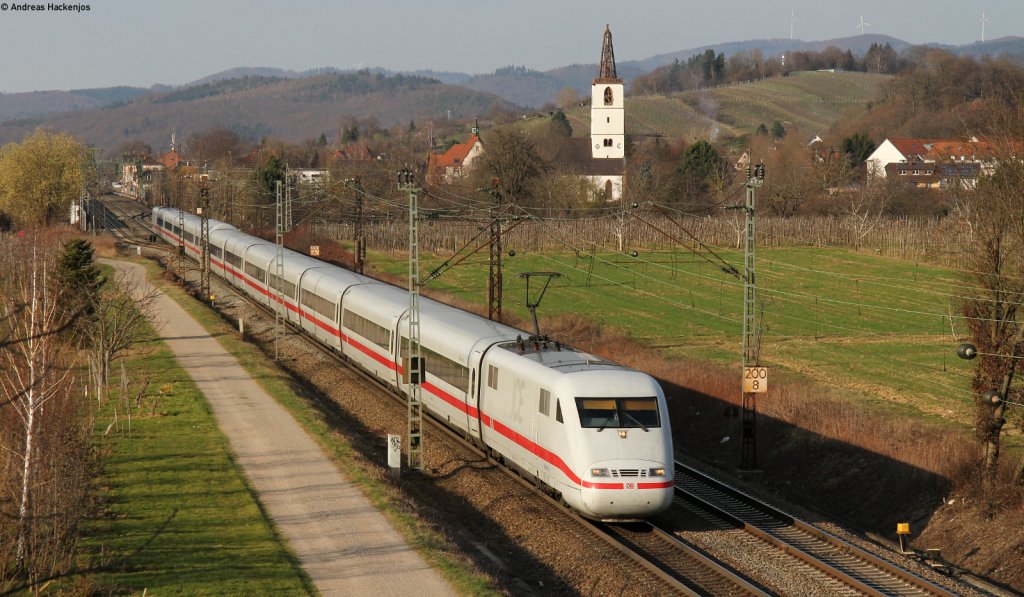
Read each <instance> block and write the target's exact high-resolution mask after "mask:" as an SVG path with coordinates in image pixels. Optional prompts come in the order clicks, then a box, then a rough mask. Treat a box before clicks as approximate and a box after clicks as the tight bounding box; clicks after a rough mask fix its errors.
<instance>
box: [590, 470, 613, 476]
mask: <svg viewBox="0 0 1024 597" xmlns="http://www.w3.org/2000/svg"><path fill="white" fill-rule="evenodd" d="M590 476H591V477H610V476H611V473H610V472H608V469H606V468H592V469H590Z"/></svg>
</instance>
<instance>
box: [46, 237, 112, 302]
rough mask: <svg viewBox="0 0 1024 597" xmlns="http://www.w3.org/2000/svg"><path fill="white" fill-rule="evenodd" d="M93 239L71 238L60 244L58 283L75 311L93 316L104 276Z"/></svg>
mask: <svg viewBox="0 0 1024 597" xmlns="http://www.w3.org/2000/svg"><path fill="white" fill-rule="evenodd" d="M94 255H95V251H94V249H93V246H92V243H90V242H89V241H87V240H83V239H81V238H72V239H70V240H68V241H67V242H65V243H64V245H63V247H62V248H61V253H60V258H59V261H58V263H57V283H58V284H59V285H60V289H61V293H62V296H64V297H65V299H64V300H66V301H68V303H69V305H70V306H71V312H72V313H79V312H81V313H83V314H84V315H86V316H87V317H90V316H91V315H92V312H93V308H94V307H95V305H96V302H97V299H98V297H99V292H100V287H101V286H103V282H104V278H103V275H102V274H101V273H100V270H99V268H98V267H96V262H95V259H94Z"/></svg>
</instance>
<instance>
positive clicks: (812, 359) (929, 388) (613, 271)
mask: <svg viewBox="0 0 1024 597" xmlns="http://www.w3.org/2000/svg"><path fill="white" fill-rule="evenodd" d="M716 255H717V256H718V257H720V258H721V260H717V259H715V258H714V257H711V256H709V255H707V254H705V256H699V255H695V254H693V253H689V252H682V251H659V252H640V253H638V255H637V256H636V257H632V256H630V255H626V254H621V253H614V252H607V251H605V252H602V251H600V250H598V251H595V252H593V253H590V252H588V253H577V252H575V251H568V250H567V251H550V250H549V251H543V252H525V251H521V252H518V253H517V254H516V255H515V256H514V257H508V256H506V257H505V259H504V270H503V275H504V290H503V309H504V312H505V313H506V314H511V315H512V316H513V317H515V318H517V319H518V320H519V321H520V322H522V324H523V325H525V324H526V322H529V321H530V316H529V312H528V310H527V309H526V307H525V303H526V287H525V281H524V280H523V279H522V278H517V277H516V275H517V274H519V273H522V272H541V271H551V272H559V273H560V274H561V277H559V278H555V279H553V280H552V282H551V285H550V287H549V289H548V291H547V294H546V295H545V296H544V298H543V302H542V304H541V306H540V308H539V313H540V315H541V320H542V330H541V331H542V332H543V321H544V319H545V318H548V319H550V318H557V317H560V316H565V315H570V314H577V315H582V316H584V317H585V318H587V319H590V320H592V321H595V322H598V323H600V324H601V325H602V326H604V327H608V328H611V329H614V330H615V331H617V332H620V333H622V334H624V335H626V336H628V337H631V338H633V339H635V340H638V341H639V342H641V343H642V344H644V345H646V346H649V347H653V348H656V349H658V350H659V352H661V353H662V354H664V355H665V356H667V357H669V358H675V357H679V358H683V359H687V360H696V361H706V362H711V363H715V364H719V365H724V366H738V365H739V362H740V355H741V348H742V318H743V283H742V281H741V280H740V279H739V278H738V277H737V276H736V275H732V274H730V273H727V271H726V270H727V269H728V266H730V265H731V266H732V267H734V268H736V269H737V270H739V271H742V257H743V256H742V253H738V252H735V251H724V250H719V251H717V252H716ZM705 257H708V258H707V259H705ZM445 259H446V257H445V256H425V257H424V259H423V265H422V270H423V275H424V276H426V275H427V274H428V273H429V272H430V271H431V270H433V269H434V268H436V267H437V266H438V265H440V264H441V263H443V262H444V260H445ZM370 262H371V263H372V265H373V266H374V267H375V268H377V269H378V270H380V271H383V272H385V273H387V274H390V275H392V276H395V277H396V278H395V279H399V280H400V279H404V275H405V271H406V269H405V268H406V262H405V260H404V256H403V255H397V254H396V255H388V254H380V253H378V254H371V257H370ZM756 267H757V288H758V295H757V298H758V300H757V309H758V313H759V318H760V322H761V329H762V336H761V344H760V346H761V351H760V357H761V359H760V360H761V363H762V364H764V365H766V366H768V367H770V368H772V370H773V378H775V377H776V376H775V373H776V372H778V373H783V374H784V375H785V374H791V375H796V376H799V377H802V378H806V379H810V380H813V381H816V382H819V383H821V384H824V385H826V386H828V387H830V388H832V389H834V390H837V391H839V392H841V393H848V394H850V395H851V396H854V397H856V398H857V399H858V401H866V402H867V403H869V404H871V405H873V406H874V407H876V408H878V409H881V410H884V411H893V412H904V413H908V414H917V415H920V416H924V417H926V418H929V419H935V420H941V419H951V418H952V419H955V420H957V421H959V422H961V423H963V424H964V425H966V424H968V423H969V422H970V421H971V418H972V416H973V415H972V408H973V402H972V397H971V393H970V390H969V383H970V379H969V376H970V363H969V362H966V361H961V360H959V359H957V358H956V356H955V354H954V350H955V347H956V345H957V343H958V341H959V340H958V339H959V338H960V337H961V336H962V335H963V334H965V333H966V327H965V325H964V324H963V322H962V320H961V319H960V317H959V316H958V315H957V300H958V298H959V297H960V296H963V295H964V293H965V282H964V281H963V280H962V274H960V273H959V272H957V271H955V270H952V269H948V268H943V267H933V266H925V265H919V264H915V263H910V262H905V261H898V260H894V259H890V258H885V257H880V256H876V255H873V254H869V253H864V252H857V251H853V250H849V249H839V248H813V247H799V248H778V249H764V250H761V251H759V252H758V259H757V266H756ZM487 271H488V270H487V263H486V256H485V255H484V256H481V257H480V258H476V259H470V260H467V261H466V262H464V263H463V264H462V265H460V266H458V267H455V268H452V269H450V270H447V271H446V272H445V273H444V274H443V275H441V277H439V278H438V279H436V280H434V281H431V282H430V283H429V284H428V285H427V289H429V290H435V291H438V292H442V293H444V294H447V295H451V296H454V297H457V298H458V299H460V300H462V301H465V302H468V303H471V304H476V305H480V306H484V305H486V300H487V287H486V283H487ZM537 288H538V282H537V280H536V279H534V281H533V282H531V290H533V291H534V292H533V293H532V294H533V295H534V296H535V295H536V292H535V291H536V289H537Z"/></svg>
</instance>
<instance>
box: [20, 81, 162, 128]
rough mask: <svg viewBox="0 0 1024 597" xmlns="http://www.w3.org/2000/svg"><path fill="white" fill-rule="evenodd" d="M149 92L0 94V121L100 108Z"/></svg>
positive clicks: (115, 89) (109, 90) (108, 90)
mask: <svg viewBox="0 0 1024 597" xmlns="http://www.w3.org/2000/svg"><path fill="white" fill-rule="evenodd" d="M148 93H152V90H150V89H145V88H142V87H105V88H101V89H72V90H71V91H56V90H54V91H29V92H25V93H0V122H6V121H8V120H17V119H19V118H36V117H39V116H42V115H44V114H51V113H53V112H69V111H72V110H88V109H91V108H99V107H102V106H109V105H111V104H115V103H119V102H126V101H131V100H133V99H135V98H137V97H140V96H143V95H146V94H148Z"/></svg>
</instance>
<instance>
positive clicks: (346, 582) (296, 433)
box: [103, 260, 455, 597]
mask: <svg viewBox="0 0 1024 597" xmlns="http://www.w3.org/2000/svg"><path fill="white" fill-rule="evenodd" d="M103 261H104V263H107V264H109V265H111V266H113V267H115V268H116V269H117V270H118V271H119V272H123V273H124V275H125V279H126V280H128V283H129V284H136V285H138V286H139V287H140V288H141V287H142V286H143V285H146V286H150V284H149V282H148V281H147V280H146V274H145V270H144V269H143V267H142V266H141V265H138V264H133V263H128V262H124V261H107V260H103ZM155 310H156V319H157V325H158V327H159V333H160V337H161V338H162V339H163V340H164V342H166V343H167V345H168V346H169V347H170V348H171V350H172V351H173V352H174V354H175V355H176V357H177V360H178V362H179V363H180V365H181V366H182V368H184V369H185V370H187V371H188V373H189V375H190V376H191V377H192V379H193V380H195V382H196V385H197V386H198V387H199V389H200V391H202V393H203V395H204V396H206V399H207V401H209V403H210V406H211V408H212V410H213V412H214V414H215V415H216V417H217V421H218V423H219V425H220V428H221V430H223V432H224V433H225V434H226V435H227V436H228V438H229V440H230V442H231V447H232V449H233V450H234V452H235V454H236V455H237V458H238V462H239V463H240V464H241V465H242V467H243V468H244V470H245V474H246V475H247V477H248V478H249V481H250V483H251V484H252V486H253V487H254V488H255V489H256V491H257V492H258V494H259V499H260V501H261V503H262V504H263V506H264V508H265V509H266V511H267V512H268V513H269V514H270V516H271V518H273V520H274V523H275V525H276V526H277V529H278V530H279V531H280V532H281V533H282V535H284V537H285V538H287V540H288V542H289V545H290V546H291V549H292V550H293V551H294V552H295V553H296V554H297V556H298V558H299V561H300V563H301V564H302V567H303V568H304V569H305V570H306V572H307V573H308V574H309V575H310V577H311V578H312V580H313V583H314V584H315V585H316V587H317V589H318V590H319V592H320V593H321V594H323V595H371V594H372V595H408V594H410V592H415V593H416V594H417V596H418V597H429V596H433V595H454V594H455V592H454V591H453V590H452V589H451V588H450V587H449V586H448V584H447V583H446V582H445V581H444V580H443V579H442V578H441V577H440V576H439V575H438V574H437V573H436V572H435V571H434V570H433V569H431V568H430V567H429V566H427V564H426V562H424V561H423V559H422V558H420V557H419V555H418V554H417V553H416V552H415V551H413V550H412V548H411V547H409V546H408V545H407V544H406V543H405V542H404V540H403V539H402V538H401V537H400V536H399V535H398V534H397V533H396V532H395V531H394V529H392V528H391V526H390V525H389V524H388V523H387V521H386V520H385V519H384V517H383V515H381V513H380V512H378V511H377V510H376V509H374V508H373V507H372V506H371V505H370V504H369V502H367V500H366V498H365V497H364V496H363V494H362V493H361V492H360V491H359V489H358V488H356V487H355V486H353V485H352V484H351V483H350V482H349V481H348V480H347V479H346V478H345V477H343V476H342V475H341V473H340V472H339V471H338V470H337V468H335V466H334V465H333V464H332V463H331V462H330V460H329V459H328V458H327V456H326V455H325V454H324V453H323V452H322V451H321V450H320V448H319V447H318V446H317V445H316V444H315V443H314V442H313V440H312V439H311V438H310V437H309V436H308V435H307V434H306V432H305V431H304V430H303V429H302V428H301V427H299V425H298V424H297V423H296V422H295V420H294V419H293V418H292V417H291V415H290V414H289V413H288V412H287V411H286V410H285V409H284V408H283V407H281V406H280V405H279V404H278V403H277V402H276V401H274V399H273V398H271V397H270V396H269V395H268V394H267V393H266V392H265V391H263V389H262V388H261V387H260V386H259V385H258V384H257V383H256V381H255V380H253V379H252V378H251V377H250V376H249V374H248V373H247V372H246V371H245V370H244V369H243V368H242V367H241V365H240V364H239V363H238V361H237V360H236V359H235V358H234V356H232V355H231V354H230V353H228V352H227V351H226V350H225V349H224V348H223V347H221V345H220V344H219V343H218V342H217V341H216V340H215V339H213V337H211V336H210V335H209V334H208V333H207V332H206V330H205V329H203V327H202V326H200V325H199V323H198V322H197V321H195V319H193V318H192V317H191V316H190V315H188V314H187V313H186V312H185V311H184V310H183V309H182V308H181V307H180V306H179V305H178V304H177V303H176V302H175V301H174V300H172V299H171V298H170V297H168V296H167V295H165V294H163V293H161V295H160V298H159V300H158V301H157V302H156V304H155Z"/></svg>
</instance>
